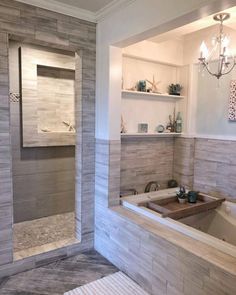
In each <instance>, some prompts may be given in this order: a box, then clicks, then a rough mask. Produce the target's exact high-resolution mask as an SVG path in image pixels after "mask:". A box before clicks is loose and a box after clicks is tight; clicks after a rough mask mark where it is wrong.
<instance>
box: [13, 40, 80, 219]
mask: <svg viewBox="0 0 236 295" xmlns="http://www.w3.org/2000/svg"><path fill="white" fill-rule="evenodd" d="M21 45H22V44H21V43H18V42H13V41H12V42H10V44H9V47H10V48H9V61H10V77H9V78H10V92H12V93H16V94H19V92H20V90H19V59H18V48H19V47H20V46H21ZM40 48H41V47H38V49H40ZM10 114H11V116H10V117H11V142H12V175H13V208H14V223H17V222H21V221H27V220H32V219H37V218H41V217H45V216H50V215H55V214H61V213H66V212H72V211H74V210H75V147H74V146H70V147H62V146H58V147H33V148H22V143H21V135H22V129H21V122H20V100H19V99H10ZM26 179H27V185H26V184H25V180H26Z"/></svg>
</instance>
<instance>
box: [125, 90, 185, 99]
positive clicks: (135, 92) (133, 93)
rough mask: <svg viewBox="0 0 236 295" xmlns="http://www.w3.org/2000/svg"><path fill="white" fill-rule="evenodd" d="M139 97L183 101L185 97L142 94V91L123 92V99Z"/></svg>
mask: <svg viewBox="0 0 236 295" xmlns="http://www.w3.org/2000/svg"><path fill="white" fill-rule="evenodd" d="M130 95H132V96H136V97H137V96H139V97H141V96H142V97H149V98H150V97H152V98H159V99H160V98H164V99H165V98H174V99H183V98H184V96H181V95H170V94H158V93H150V92H142V91H131V90H122V97H125V96H130Z"/></svg>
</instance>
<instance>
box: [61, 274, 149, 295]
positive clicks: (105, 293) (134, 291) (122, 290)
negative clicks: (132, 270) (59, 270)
mask: <svg viewBox="0 0 236 295" xmlns="http://www.w3.org/2000/svg"><path fill="white" fill-rule="evenodd" d="M64 295H148V293H147V292H145V291H144V290H143V289H142V288H141V287H139V285H137V284H136V283H135V282H134V281H132V280H131V279H130V278H129V277H127V276H126V275H125V274H124V273H122V272H121V271H119V272H116V273H114V274H112V275H109V276H107V277H104V278H102V279H99V280H96V281H94V282H92V283H89V284H86V285H84V286H82V287H79V288H76V289H74V290H72V291H69V292H66V293H64Z"/></svg>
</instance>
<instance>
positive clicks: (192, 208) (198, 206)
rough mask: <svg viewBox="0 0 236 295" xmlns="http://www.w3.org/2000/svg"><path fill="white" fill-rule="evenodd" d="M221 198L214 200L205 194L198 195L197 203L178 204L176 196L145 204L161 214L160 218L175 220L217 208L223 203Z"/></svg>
mask: <svg viewBox="0 0 236 295" xmlns="http://www.w3.org/2000/svg"><path fill="white" fill-rule="evenodd" d="M224 201H225V199H223V198H214V197H211V196H208V195H205V194H201V193H200V194H199V195H198V200H197V203H188V202H186V203H185V204H180V203H179V201H178V198H177V197H176V196H173V197H169V198H166V199H161V200H157V201H152V202H147V204H146V206H147V208H149V209H151V210H153V211H156V212H158V213H160V214H161V216H162V217H170V218H173V219H175V220H177V219H180V218H184V217H188V216H191V215H195V214H198V213H201V212H205V211H207V210H212V209H215V208H217V207H218V206H219V205H221V203H222V202H224Z"/></svg>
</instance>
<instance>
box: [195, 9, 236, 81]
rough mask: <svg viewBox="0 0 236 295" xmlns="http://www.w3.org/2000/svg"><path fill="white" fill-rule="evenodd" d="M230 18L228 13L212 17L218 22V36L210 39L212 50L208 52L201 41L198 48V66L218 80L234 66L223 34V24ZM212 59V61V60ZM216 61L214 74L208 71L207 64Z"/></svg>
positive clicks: (227, 40) (208, 66) (227, 39)
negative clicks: (216, 55)
mask: <svg viewBox="0 0 236 295" xmlns="http://www.w3.org/2000/svg"><path fill="white" fill-rule="evenodd" d="M229 18H230V14H229V13H219V14H216V15H214V17H213V19H214V20H215V21H217V22H220V29H219V35H218V36H216V37H214V38H213V39H212V46H213V48H212V50H211V51H209V50H208V48H207V46H206V44H205V42H204V41H203V42H202V44H201V47H200V57H199V58H198V60H199V62H200V65H202V67H203V69H206V70H207V72H208V73H209V74H210V75H212V76H214V77H216V78H217V79H220V77H221V76H223V75H227V74H229V73H230V72H231V71H232V70H233V68H234V67H235V65H236V60H235V57H233V56H231V55H230V54H229V48H228V46H229V43H230V40H229V37H228V36H227V35H225V34H224V28H223V22H224V21H225V20H227V19H229ZM215 54H218V58H216V59H215ZM213 58H214V59H213ZM211 60H212V61H216V63H217V69H216V71H215V72H214V71H213V70H211V69H210V65H209V62H210V61H211Z"/></svg>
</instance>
